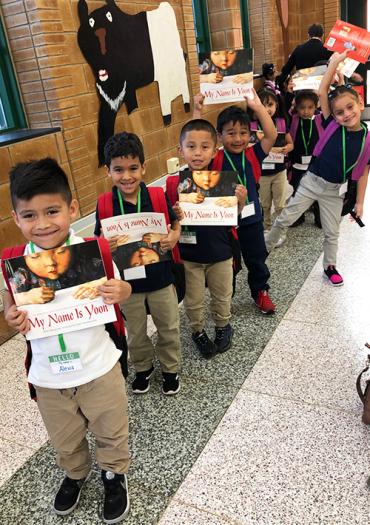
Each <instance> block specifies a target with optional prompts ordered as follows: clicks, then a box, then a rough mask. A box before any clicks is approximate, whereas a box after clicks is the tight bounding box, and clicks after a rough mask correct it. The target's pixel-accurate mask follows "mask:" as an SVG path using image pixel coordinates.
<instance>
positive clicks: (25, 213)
mask: <svg viewBox="0 0 370 525" xmlns="http://www.w3.org/2000/svg"><path fill="white" fill-rule="evenodd" d="M77 213H78V203H77V201H76V199H73V200H72V202H71V204H68V203H67V202H66V201H65V200H64V198H63V197H62V195H61V194H59V193H56V194H45V195H35V197H32V199H29V200H23V199H18V200H17V203H16V206H15V210H13V212H12V215H13V219H14V221H15V223H16V225H17V226H18V228H20V230H21V231H22V233H23V236H24V237H25V238H26V239H27V241H31V242H33V243H34V244H36V245H37V246H38V247H39V248H43V249H44V250H51V249H53V248H58V247H59V246H62V245H63V244H64V243H65V242H66V240H67V238H68V235H69V228H70V225H71V222H72V221H73V220H75V219H76V218H77Z"/></svg>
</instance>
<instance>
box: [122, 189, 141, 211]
mask: <svg viewBox="0 0 370 525" xmlns="http://www.w3.org/2000/svg"><path fill="white" fill-rule="evenodd" d="M117 195H118V201H119V207H120V209H121V213H122V215H124V214H125V208H124V207H123V200H122V195H121V192H120V191H119V189H117ZM140 212H141V188H139V193H138V194H137V213H140Z"/></svg>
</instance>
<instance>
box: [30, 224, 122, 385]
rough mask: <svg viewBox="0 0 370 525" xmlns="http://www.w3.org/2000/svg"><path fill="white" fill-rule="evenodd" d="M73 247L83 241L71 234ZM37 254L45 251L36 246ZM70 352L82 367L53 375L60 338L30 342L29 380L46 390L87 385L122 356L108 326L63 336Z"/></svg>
mask: <svg viewBox="0 0 370 525" xmlns="http://www.w3.org/2000/svg"><path fill="white" fill-rule="evenodd" d="M69 240H70V244H78V243H81V242H84V239H83V238H82V237H77V236H76V235H74V233H73V231H72V230H71V231H70V237H69ZM34 248H35V252H41V251H42V249H41V248H39V247H38V246H34ZM30 253H31V247H30V244H27V246H26V248H25V251H24V255H29V254H30ZM113 266H114V277H115V278H116V279H120V275H119V271H118V269H117V267H116V265H115V264H114V263H113ZM63 339H64V342H65V345H66V349H67V352H68V353H70V352H78V353H79V358H80V362H81V366H82V368H81V369H80V370H75V371H73V372H64V373H62V374H54V373H53V371H52V368H51V365H50V363H49V356H53V355H58V354H59V353H61V348H60V344H59V340H58V336H55V335H54V336H49V337H44V338H42V339H34V340H32V341H31V347H32V361H31V368H30V370H29V373H28V381H29V382H30V383H31V384H33V385H36V386H41V387H44V388H58V389H61V388H72V387H76V386H80V385H84V384H86V383H88V382H89V381H92V380H93V379H97V378H98V377H101V376H102V375H104V374H106V373H107V372H109V371H110V370H111V369H112V368H113V367H114V365H115V364H116V362H117V361H118V359H119V358H120V355H121V350H118V349H117V348H116V346H115V344H114V342H113V341H112V339H111V338H110V337H109V334H108V332H107V331H106V330H105V326H104V325H101V326H94V327H92V328H86V329H84V330H76V331H75V332H69V333H66V334H63Z"/></svg>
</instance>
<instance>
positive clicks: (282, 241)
mask: <svg viewBox="0 0 370 525" xmlns="http://www.w3.org/2000/svg"><path fill="white" fill-rule="evenodd" d="M285 241H286V234H285V233H284V234H283V235H282V236H281V237H280V239H279V240H278V242H277V243H276V244H275V248H280V246H282V245H283V244H284V243H285Z"/></svg>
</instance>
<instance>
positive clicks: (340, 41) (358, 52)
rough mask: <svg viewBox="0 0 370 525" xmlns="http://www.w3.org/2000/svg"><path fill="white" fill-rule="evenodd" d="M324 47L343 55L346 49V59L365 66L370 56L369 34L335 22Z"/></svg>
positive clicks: (345, 23) (359, 28)
mask: <svg viewBox="0 0 370 525" xmlns="http://www.w3.org/2000/svg"><path fill="white" fill-rule="evenodd" d="M324 46H325V47H326V48H327V49H329V50H330V51H338V53H343V51H345V50H346V49H347V50H348V53H347V57H349V58H353V59H354V60H357V61H358V62H361V63H362V64H365V62H366V61H367V59H368V58H369V56H370V33H369V32H368V31H366V29H364V28H362V27H358V26H354V25H352V24H349V23H348V22H343V20H337V21H336V22H335V24H334V27H333V29H332V30H331V31H330V33H329V35H328V37H327V39H326V40H325V43H324Z"/></svg>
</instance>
